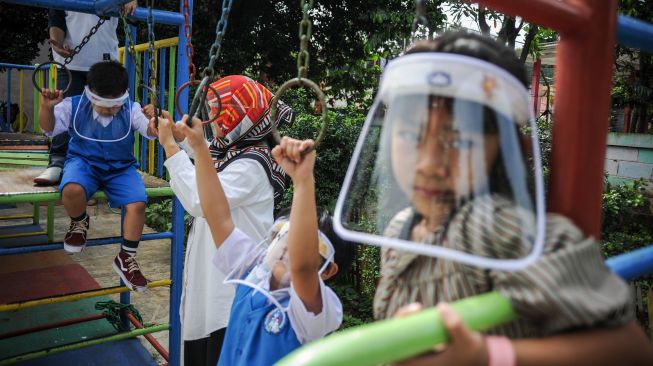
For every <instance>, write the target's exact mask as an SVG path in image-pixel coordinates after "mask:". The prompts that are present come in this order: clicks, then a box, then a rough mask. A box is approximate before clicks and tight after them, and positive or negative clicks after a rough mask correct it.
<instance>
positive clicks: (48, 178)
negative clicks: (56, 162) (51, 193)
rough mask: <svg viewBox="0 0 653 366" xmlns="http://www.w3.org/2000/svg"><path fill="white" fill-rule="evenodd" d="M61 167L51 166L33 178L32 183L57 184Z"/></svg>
mask: <svg viewBox="0 0 653 366" xmlns="http://www.w3.org/2000/svg"><path fill="white" fill-rule="evenodd" d="M61 171H62V169H61V168H59V167H56V166H51V167H49V168H47V169H46V170H44V171H43V173H41V174H39V175H38V176H37V177H36V178H34V183H36V184H38V185H42V186H53V185H55V184H59V181H60V180H61Z"/></svg>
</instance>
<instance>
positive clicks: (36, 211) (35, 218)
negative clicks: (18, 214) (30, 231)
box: [32, 202, 41, 225]
mask: <svg viewBox="0 0 653 366" xmlns="http://www.w3.org/2000/svg"><path fill="white" fill-rule="evenodd" d="M32 206H33V207H32V208H33V214H32V224H34V225H38V224H39V222H41V206H40V205H39V203H38V202H32Z"/></svg>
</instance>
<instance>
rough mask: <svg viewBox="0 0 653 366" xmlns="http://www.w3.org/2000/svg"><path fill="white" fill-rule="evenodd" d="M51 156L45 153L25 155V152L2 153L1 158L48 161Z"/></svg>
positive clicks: (0, 153)
mask: <svg viewBox="0 0 653 366" xmlns="http://www.w3.org/2000/svg"><path fill="white" fill-rule="evenodd" d="M49 156H50V155H49V154H48V153H47V152H45V151H44V152H43V153H25V152H6V151H2V152H0V158H11V159H40V160H48V158H49Z"/></svg>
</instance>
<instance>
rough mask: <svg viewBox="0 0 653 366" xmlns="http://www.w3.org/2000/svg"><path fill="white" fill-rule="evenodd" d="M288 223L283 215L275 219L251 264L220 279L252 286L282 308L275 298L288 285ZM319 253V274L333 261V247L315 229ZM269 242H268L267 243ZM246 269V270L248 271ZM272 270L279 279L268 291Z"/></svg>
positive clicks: (284, 290) (278, 297) (285, 292)
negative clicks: (320, 262) (320, 259)
mask: <svg viewBox="0 0 653 366" xmlns="http://www.w3.org/2000/svg"><path fill="white" fill-rule="evenodd" d="M289 227H290V225H289V222H288V221H287V219H279V220H277V221H276V222H275V223H274V225H273V226H272V229H271V230H270V232H269V233H268V236H267V238H266V239H264V240H263V241H262V242H261V244H259V254H258V255H255V256H253V257H254V258H253V259H257V258H262V260H260V262H259V263H258V264H256V265H255V266H254V267H253V268H252V267H251V263H249V265H245V266H243V267H242V268H236V269H235V270H234V271H232V272H231V273H230V274H229V275H227V278H226V279H225V281H224V283H233V284H241V285H245V286H248V287H251V288H253V289H255V290H256V291H258V292H260V293H261V294H263V295H264V296H266V297H267V298H268V300H270V302H271V303H273V304H275V305H276V306H277V308H279V310H281V311H284V312H285V311H286V310H287V309H285V308H284V307H283V306H281V304H280V303H279V300H280V299H281V298H283V297H285V296H287V292H288V290H289V288H290V258H289V257H288V250H287V248H288V229H289ZM318 238H319V245H320V256H321V257H322V258H324V259H325V261H324V264H323V265H322V267H320V270H319V272H318V273H319V275H322V273H324V271H325V270H326V268H327V266H328V265H329V263H330V262H333V256H334V253H335V251H334V249H333V245H332V244H331V242H330V241H329V239H328V238H327V237H326V236H325V235H324V234H323V233H322V232H318ZM268 243H269V244H268ZM250 268H251V270H249V269H250ZM248 271H249V272H248ZM273 271H283V273H278V274H277V276H276V279H277V280H278V281H279V288H278V289H277V290H274V291H270V290H269V288H270V280H271V277H272V276H273Z"/></svg>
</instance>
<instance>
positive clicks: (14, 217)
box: [0, 215, 653, 315]
mask: <svg viewBox="0 0 653 366" xmlns="http://www.w3.org/2000/svg"><path fill="white" fill-rule="evenodd" d="M31 218H32V215H9V216H0V220H18V219H31ZM651 315H653V314H651Z"/></svg>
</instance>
